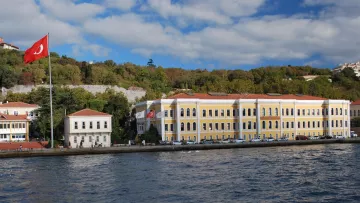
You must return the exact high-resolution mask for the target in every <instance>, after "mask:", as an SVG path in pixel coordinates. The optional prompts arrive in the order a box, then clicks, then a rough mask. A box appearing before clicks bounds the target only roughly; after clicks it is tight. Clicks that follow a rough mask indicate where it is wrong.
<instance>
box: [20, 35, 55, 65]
mask: <svg viewBox="0 0 360 203" xmlns="http://www.w3.org/2000/svg"><path fill="white" fill-rule="evenodd" d="M48 49H49V45H48V36H47V35H46V36H45V37H43V38H41V39H40V40H39V41H37V42H35V43H34V44H33V45H32V46H31V47H30V48H28V49H27V50H26V51H25V55H24V62H25V64H28V63H31V62H33V61H36V60H39V59H41V58H44V57H47V56H48V55H49V50H48Z"/></svg>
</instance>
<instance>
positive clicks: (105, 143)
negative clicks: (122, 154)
mask: <svg viewBox="0 0 360 203" xmlns="http://www.w3.org/2000/svg"><path fill="white" fill-rule="evenodd" d="M111 119H112V115H110V114H107V113H103V112H99V111H95V110H92V109H83V110H80V111H78V112H75V113H72V114H70V115H68V116H66V118H65V122H64V124H65V129H64V134H65V143H64V146H65V147H70V148H91V147H110V146H111V132H112V126H111Z"/></svg>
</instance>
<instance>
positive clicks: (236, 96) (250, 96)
mask: <svg viewBox="0 0 360 203" xmlns="http://www.w3.org/2000/svg"><path fill="white" fill-rule="evenodd" d="M168 99H296V100H327V99H326V98H322V97H315V96H309V95H295V94H284V95H278V96H271V95H267V94H228V95H217V96H213V95H210V94H206V93H194V94H193V95H189V94H186V93H180V94H176V95H173V96H170V97H168Z"/></svg>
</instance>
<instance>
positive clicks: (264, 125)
mask: <svg viewBox="0 0 360 203" xmlns="http://www.w3.org/2000/svg"><path fill="white" fill-rule="evenodd" d="M265 128H266V122H265V121H263V122H262V129H265Z"/></svg>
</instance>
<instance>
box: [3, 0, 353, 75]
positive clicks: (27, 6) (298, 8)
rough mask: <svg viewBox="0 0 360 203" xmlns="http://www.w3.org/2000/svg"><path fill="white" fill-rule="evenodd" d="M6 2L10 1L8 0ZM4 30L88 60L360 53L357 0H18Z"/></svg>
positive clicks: (251, 60)
mask: <svg viewBox="0 0 360 203" xmlns="http://www.w3.org/2000/svg"><path fill="white" fill-rule="evenodd" d="M4 4H5V5H4ZM3 6H4V8H5V7H6V8H9V9H5V11H4V12H2V13H0V18H1V19H7V21H2V22H0V30H1V32H0V36H1V37H3V38H4V39H5V41H6V42H8V43H13V44H15V45H18V46H20V47H21V48H22V49H26V48H27V47H29V46H30V45H31V44H32V43H33V42H34V41H36V40H38V39H40V38H41V37H42V36H43V35H45V34H46V33H47V32H50V43H51V45H50V46H51V51H55V52H58V53H59V54H60V55H67V56H69V57H73V58H76V59H77V60H81V61H83V60H84V61H104V60H107V59H112V60H114V61H115V62H117V63H125V62H132V63H135V64H139V65H146V63H147V61H148V59H149V58H152V59H153V60H154V62H155V64H156V65H161V66H163V67H181V68H185V69H196V68H201V69H205V68H206V69H209V70H212V69H223V68H225V69H250V68H256V67H260V66H271V65H293V66H295V65H312V66H314V67H326V68H334V67H335V66H337V65H338V64H339V63H345V62H355V61H358V60H359V56H358V52H359V48H358V45H359V44H360V40H358V39H357V38H356V37H355V36H359V34H360V14H358V13H359V12H358V10H359V9H360V1H358V0H346V1H337V0H222V1H218V0H104V1H95V0H62V1H59V0H12V1H8V2H6V3H3Z"/></svg>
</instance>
